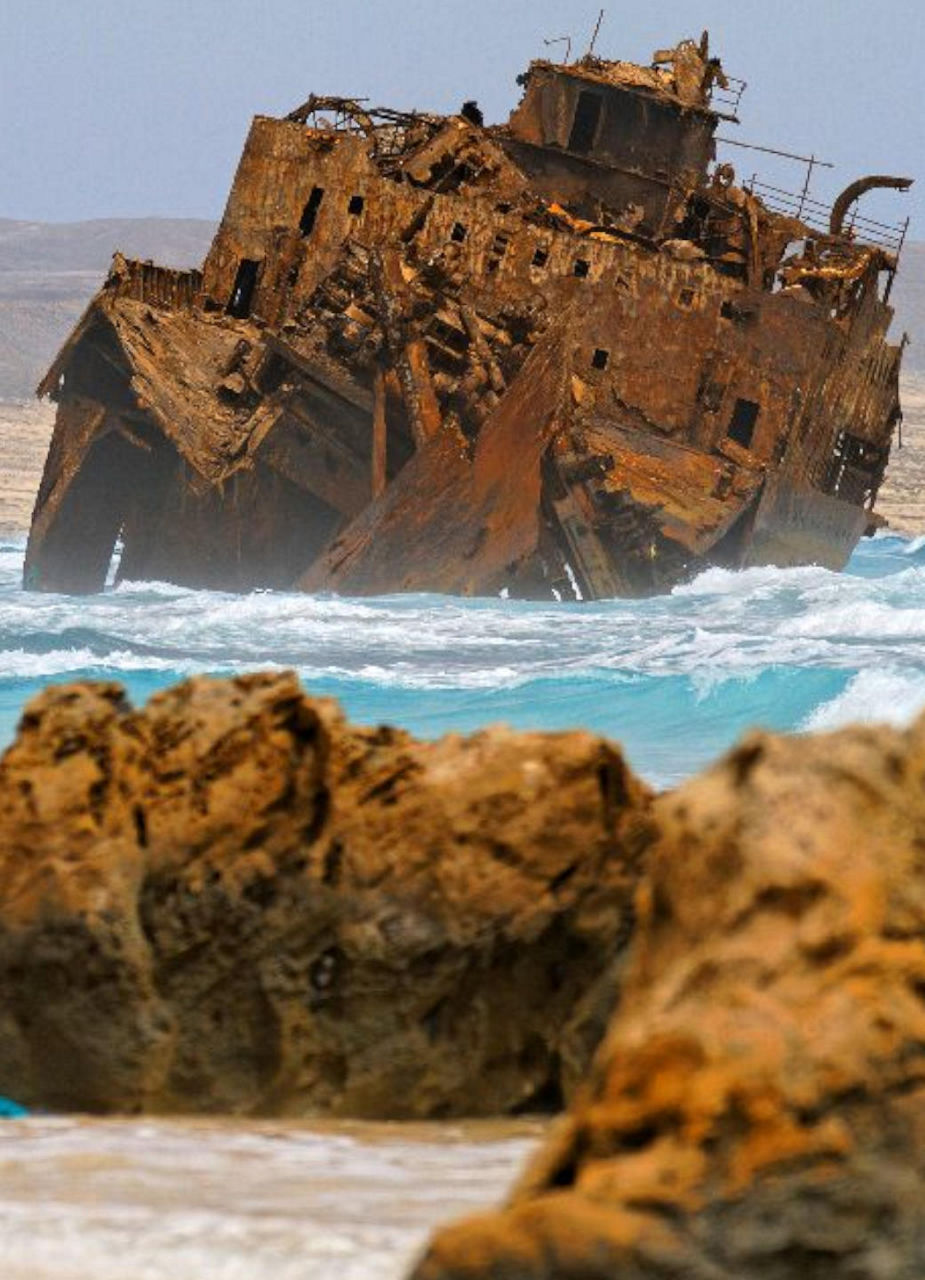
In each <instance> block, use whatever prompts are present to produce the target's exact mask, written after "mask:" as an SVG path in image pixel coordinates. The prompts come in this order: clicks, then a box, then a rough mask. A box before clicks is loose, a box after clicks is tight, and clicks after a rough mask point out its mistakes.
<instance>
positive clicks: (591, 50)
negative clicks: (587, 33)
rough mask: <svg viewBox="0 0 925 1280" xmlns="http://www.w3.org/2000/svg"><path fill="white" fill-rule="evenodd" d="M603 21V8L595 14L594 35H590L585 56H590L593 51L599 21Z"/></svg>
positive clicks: (598, 29) (598, 31)
mask: <svg viewBox="0 0 925 1280" xmlns="http://www.w3.org/2000/svg"><path fill="white" fill-rule="evenodd" d="M603 21H604V10H603V9H602V10H601V11H600V13H599V14H598V15H597V25H596V26H595V28H594V35H593V36H592V37H591V43H590V44H589V45H588V52H587V53H586V54H585V57H586V58H590V57H591V54H592V53H593V52H594V46H595V45H596V44H597V37H598V34H599V33H600V29H601V23H602V22H603Z"/></svg>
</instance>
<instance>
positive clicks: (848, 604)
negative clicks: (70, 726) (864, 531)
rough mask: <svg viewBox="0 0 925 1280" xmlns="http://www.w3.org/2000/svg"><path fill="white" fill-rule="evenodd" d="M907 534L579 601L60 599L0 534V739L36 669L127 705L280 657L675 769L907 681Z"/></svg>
mask: <svg viewBox="0 0 925 1280" xmlns="http://www.w3.org/2000/svg"><path fill="white" fill-rule="evenodd" d="M923 545H925V541H923ZM913 546H914V544H913V543H909V542H904V541H902V540H901V539H898V538H896V537H880V538H875V539H873V540H870V541H867V542H865V543H863V544H862V546H861V547H860V548H859V550H858V552H857V553H856V555H855V558H854V561H853V564H852V569H853V571H852V572H849V573H844V574H836V573H831V572H829V571H828V570H825V569H820V568H815V567H812V566H809V567H803V568H792V569H777V568H773V567H766V568H756V569H749V570H747V571H745V572H744V573H733V572H731V571H728V570H723V569H710V570H708V571H707V572H705V573H703V574H701V575H700V576H699V577H698V578H696V579H695V580H694V581H693V582H690V583H688V584H686V585H684V586H681V587H678V588H677V589H676V590H675V591H674V592H672V593H671V594H670V595H668V596H662V597H657V598H655V599H648V600H612V601H596V602H588V603H584V604H579V603H577V602H575V601H565V602H562V603H560V604H557V603H555V602H554V601H546V602H523V601H515V600H503V599H500V598H498V597H493V598H491V599H476V600H459V599H449V598H444V597H437V596H427V595H413V596H391V597H379V598H375V599H364V600H352V599H344V598H341V597H336V596H306V595H300V594H295V593H278V592H276V593H274V592H253V593H251V594H249V595H245V596H233V595H229V594H225V593H219V592H209V591H191V590H183V589H179V588H177V587H174V586H171V585H169V584H165V583H160V584H158V583H155V584H151V583H123V584H122V585H121V586H119V587H118V588H116V589H115V590H111V591H108V592H106V593H104V594H102V595H98V596H91V597H85V598H81V599H74V598H69V597H66V596H55V595H40V594H31V593H30V594H27V593H24V592H23V591H22V590H21V589H20V586H19V573H20V570H21V561H22V549H21V547H11V548H10V549H8V550H6V551H3V550H0V740H2V739H4V738H5V739H6V740H8V739H9V736H10V735H11V733H12V732H13V726H14V725H15V721H16V718H17V715H18V710H19V706H20V705H21V699H22V698H23V697H25V695H26V692H27V691H30V690H32V689H34V688H35V685H36V684H37V683H41V681H43V680H45V679H62V678H67V677H73V678H79V677H82V676H92V677H104V676H105V677H109V678H115V679H123V680H124V681H125V682H126V684H127V685H128V688H129V693H130V696H131V697H133V699H134V700H135V701H136V702H137V701H139V700H143V699H144V698H145V697H147V696H148V694H149V693H150V692H151V691H152V690H153V689H155V688H157V687H160V686H161V685H164V684H168V683H170V682H172V681H173V680H174V679H176V678H178V677H180V676H185V675H190V674H193V673H196V672H213V673H216V674H237V673H240V672H245V671H249V670H254V669H258V668H259V669H267V668H270V669H281V668H293V669H295V670H296V671H297V672H298V673H299V675H300V676H301V678H302V679H303V681H304V683H305V685H306V687H307V688H309V689H310V690H314V691H316V692H322V693H325V694H334V695H336V696H338V697H340V698H341V699H342V700H343V701H344V703H345V706H346V709H347V711H348V713H349V714H350V715H351V716H353V717H354V718H356V719H359V720H365V721H372V722H375V721H379V720H382V719H393V720H396V721H397V722H398V723H401V724H404V725H407V727H409V728H411V729H413V730H414V731H416V732H420V733H426V734H429V735H431V734H436V733H441V732H445V731H448V730H453V729H466V730H468V729H474V728H477V727H479V725H481V724H484V723H486V722H488V721H492V720H498V719H503V720H507V721H508V722H510V723H513V724H518V725H522V726H525V727H526V726H530V727H544V728H560V727H568V726H573V725H586V726H588V727H591V728H594V729H596V730H599V731H601V732H604V733H608V734H610V735H612V736H614V737H618V738H620V739H622V740H623V741H624V742H625V743H626V745H627V748H628V750H629V751H630V758H631V760H632V761H633V763H634V764H635V765H636V767H637V768H639V769H640V770H641V771H642V772H644V773H647V774H648V776H650V777H657V778H659V779H666V778H670V779H674V778H677V777H679V776H681V775H682V774H684V773H686V772H690V771H691V770H692V769H694V768H696V767H697V766H698V765H699V764H700V763H703V762H704V759H705V758H707V757H708V756H709V754H713V753H715V752H716V751H718V750H721V749H722V748H724V747H725V746H727V745H728V744H729V742H730V741H731V740H732V738H733V737H734V736H735V735H736V734H737V733H738V732H739V731H740V730H741V729H743V728H744V727H745V726H746V725H747V724H749V723H752V722H755V721H757V722H760V723H764V724H768V725H770V726H772V727H775V728H780V729H793V728H798V727H800V726H801V725H803V724H806V723H810V722H812V723H813V724H815V723H816V721H815V720H813V717H814V716H818V717H821V719H820V720H819V721H818V723H819V724H820V725H822V724H824V723H828V722H829V721H828V719H826V717H833V716H834V717H837V716H838V715H839V714H841V713H840V712H839V711H838V709H837V708H838V707H839V706H842V705H843V701H841V700H842V699H845V698H847V699H848V700H847V701H845V702H844V705H845V706H847V707H849V711H848V712H846V713H845V714H852V712H851V711H850V707H851V706H852V705H855V706H858V712H857V714H865V715H866V714H868V704H867V703H865V704H864V705H863V706H862V705H861V704H860V703H858V702H857V699H856V697H855V695H851V697H855V701H854V702H852V701H851V697H849V696H848V693H847V689H848V688H849V687H854V686H853V684H851V683H850V682H854V681H855V680H856V679H857V677H858V676H859V675H864V674H865V673H868V672H872V671H879V672H882V671H890V672H894V673H896V675H897V676H898V677H899V678H901V679H903V680H905V681H906V682H907V684H906V685H905V686H904V687H905V688H906V689H907V690H910V691H911V693H910V696H912V694H914V691H915V689H916V688H917V687H918V685H917V681H919V680H920V679H925V567H922V566H921V565H919V564H918V563H917V562H915V560H914V558H910V554H908V553H909V552H910V550H911V548H912V547H913ZM878 689H880V690H882V691H883V692H884V695H885V696H886V695H887V694H889V693H890V689H889V688H888V686H887V685H886V684H882V685H877V686H870V693H869V703H870V704H874V703H875V702H876V697H877V691H878ZM17 699H19V701H17ZM833 708H834V709H833ZM888 713H890V714H892V711H891V708H889V707H887V708H885V709H884V714H888Z"/></svg>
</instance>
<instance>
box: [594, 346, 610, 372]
mask: <svg viewBox="0 0 925 1280" xmlns="http://www.w3.org/2000/svg"><path fill="white" fill-rule="evenodd" d="M609 361H610V352H609V351H605V350H604V349H603V347H597V348H596V349H595V352H594V355H593V356H592V357H591V366H592V368H594V369H606V368H607V365H608V363H609Z"/></svg>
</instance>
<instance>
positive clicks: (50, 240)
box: [0, 218, 215, 400]
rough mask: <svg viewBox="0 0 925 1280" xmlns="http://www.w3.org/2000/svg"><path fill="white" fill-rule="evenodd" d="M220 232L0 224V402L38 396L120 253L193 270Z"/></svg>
mask: <svg viewBox="0 0 925 1280" xmlns="http://www.w3.org/2000/svg"><path fill="white" fill-rule="evenodd" d="M214 233H215V224H214V223H212V222H206V221H204V220H202V219H197V218H102V219H97V220H95V221H93V222H58V223H47V222H14V221H11V220H9V219H2V218H0V400H16V399H23V398H25V397H27V396H30V395H31V394H32V392H33V390H34V389H35V385H36V383H37V382H38V381H39V378H40V377H41V376H42V374H43V373H44V371H45V369H46V368H47V367H48V365H49V364H50V363H51V360H52V358H53V357H54V355H55V353H56V352H57V350H58V348H59V347H60V346H61V343H62V342H63V341H64V339H65V338H66V337H67V335H68V332H69V331H70V329H71V327H72V326H73V324H74V322H75V321H76V320H77V318H78V317H79V316H80V314H81V312H82V311H83V309H84V307H85V306H86V305H87V302H88V301H89V300H90V298H91V297H92V296H93V294H94V293H95V291H96V290H97V289H98V288H99V285H100V283H101V281H102V279H103V277H104V276H105V274H106V270H107V268H108V266H109V262H110V259H111V258H112V255H113V253H114V252H115V250H116V249H121V250H122V252H123V253H124V254H125V255H126V256H127V257H131V258H153V259H154V261H155V262H160V263H162V264H163V265H164V266H170V267H194V266H199V265H200V264H201V263H202V260H203V258H204V257H205V255H206V251H207V250H208V248H209V245H210V243H211V241H212V236H213V235H214Z"/></svg>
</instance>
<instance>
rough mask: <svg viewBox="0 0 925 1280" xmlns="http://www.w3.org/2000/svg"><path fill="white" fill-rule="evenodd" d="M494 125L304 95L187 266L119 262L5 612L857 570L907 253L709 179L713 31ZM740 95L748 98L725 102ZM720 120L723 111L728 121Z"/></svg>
mask: <svg viewBox="0 0 925 1280" xmlns="http://www.w3.org/2000/svg"><path fill="white" fill-rule="evenodd" d="M521 80H522V82H523V84H524V93H523V97H522V100H521V102H520V103H519V105H518V106H517V107H516V108H515V110H514V111H513V113H512V115H511V117H510V120H509V121H508V123H507V124H506V125H500V126H486V125H484V124H483V122H482V116H481V112H480V111H479V110H478V107H477V105H476V104H475V103H466V104H465V105H464V107H463V109H462V111H461V112H460V114H459V115H457V116H451V117H440V116H435V115H423V114H408V113H402V112H397V111H391V110H385V109H373V108H370V107H369V106H368V104H366V103H360V102H357V101H355V100H351V99H346V98H331V97H327V98H319V97H315V96H312V97H310V98H309V99H308V100H307V101H306V102H305V103H304V104H303V105H302V106H301V107H299V108H297V109H296V110H295V111H293V112H291V113H290V115H289V116H287V117H285V118H283V119H271V118H267V117H258V118H257V119H256V120H255V121H254V123H253V125H252V128H251V131H250V134H249V137H248V139H247V142H246V144H245V147H244V152H243V155H242V157H241V161H240V164H239V167H238V171H237V174H236V176H235V180H234V183H233V186H232V189H231V192H230V195H229V199H228V204H227V207H226V210H225V215H224V218H223V220H222V223H221V226H220V227H219V230H218V232H217V234H216V237H215V240H214V242H213V245H212V248H211V250H210V252H209V254H208V257H207V259H206V262H205V263H204V265H203V269H202V271H201V272H200V271H190V272H178V271H168V270H166V269H164V268H161V267H157V266H155V265H153V264H151V263H138V262H130V261H127V260H126V259H124V258H123V257H122V256H121V255H118V254H117V255H116V257H115V259H114V260H113V265H112V269H111V272H110V275H109V277H108V279H107V281H106V282H105V284H104V286H103V287H102V289H101V290H100V292H99V293H98V294H97V296H96V297H95V298H94V300H93V301H92V302H91V304H90V306H89V308H88V309H87V312H86V313H85V315H84V316H83V318H82V319H81V321H80V322H79V324H78V325H77V327H76V328H75V330H74V332H73V334H72V335H71V337H70V339H69V340H68V342H67V343H66V344H65V346H64V348H63V349H62V351H61V352H60V354H59V355H58V357H57V359H56V361H55V363H54V365H53V366H52V368H51V369H50V370H49V372H48V374H47V375H46V377H45V379H44V381H43V383H42V384H41V386H40V388H39V392H40V394H42V395H49V396H52V397H54V398H55V399H56V400H57V402H58V416H57V423H56V428H55V433H54V437H53V440H52V444H51V448H50V451H49V455H48V459H47V462H46V467H45V474H44V477H43V481H42V486H41V490H40V493H39V496H38V500H37V503H36V508H35V513H34V517H33V524H32V530H31V535H30V539H29V546H28V551H27V556H26V566H25V582H26V585H27V586H28V587H32V588H35V589H40V590H63V591H96V590H100V589H101V588H102V586H103V584H104V582H105V579H106V574H107V570H108V568H109V565H110V561H111V557H112V552H113V548H114V545H115V543H116V540H117V539H118V538H119V536H120V535H121V538H122V542H123V546H124V550H123V553H122V557H121V562H120V565H119V575H120V576H121V577H123V578H131V579H136V580H137V579H154V578H159V579H166V580H169V581H173V582H177V583H181V584H184V585H189V586H207V587H216V588H221V589H225V590H241V591H244V590H250V589H253V588H257V587H280V588H289V587H292V586H298V587H300V588H302V589H305V590H313V591H314V590H319V591H321V590H323V591H341V592H349V593H357V594H362V593H380V592H390V591H401V590H413V591H442V592H452V593H460V594H473V595H474V594H486V593H494V592H497V591H500V590H502V589H504V588H507V589H508V590H509V591H510V592H511V594H514V595H521V596H525V597H545V598H549V596H550V595H551V594H552V595H558V596H568V597H570V598H571V597H572V596H573V594H576V593H577V594H580V595H581V596H582V597H583V598H585V599H591V598H596V597H606V596H613V595H644V594H648V593H651V592H657V591H664V590H669V589H670V588H671V587H672V586H674V585H675V584H676V583H678V582H679V581H682V580H684V579H685V578H687V577H689V576H690V575H692V574H693V573H695V572H697V571H698V570H700V569H701V568H703V567H704V566H705V565H708V564H721V565H727V566H730V567H742V566H746V565H751V564H760V563H776V564H783V565H787V564H796V563H807V562H814V563H820V564H824V565H827V566H829V567H832V568H840V567H842V566H843V565H844V564H845V562H846V561H847V559H848V556H849V555H850V554H851V551H852V549H853V547H854V545H855V543H856V541H857V539H858V538H859V537H860V536H861V535H862V534H863V533H864V532H865V531H866V530H869V529H870V528H872V527H874V526H875V525H876V523H877V517H876V515H875V513H874V503H875V500H876V496H877V490H878V488H879V486H880V483H881V480H882V478H883V473H884V470H885V467H886V463H887V460H888V457H889V450H890V445H891V441H892V437H893V432H894V429H895V427H896V425H897V423H898V422H899V420H900V417H901V411H900V405H899V389H898V388H899V378H898V375H899V364H900V359H901V354H902V347H901V346H900V345H894V344H891V343H890V342H889V341H888V338H887V333H888V330H889V325H890V321H891V318H892V310H891V308H890V306H889V290H890V286H891V284H892V279H893V276H894V274H895V271H896V267H897V257H896V253H895V252H894V251H893V250H894V248H895V246H893V245H891V244H890V243H888V242H884V241H882V240H881V241H878V240H877V238H876V237H875V236H873V237H872V236H867V237H865V236H863V235H862V234H861V228H862V227H867V228H868V229H869V228H870V227H871V226H872V225H873V224H868V223H866V222H865V221H864V220H863V219H856V218H855V216H854V214H850V213H849V210H850V209H851V208H852V207H853V206H854V204H855V202H856V201H857V200H858V199H859V198H860V197H861V196H863V194H864V193H865V192H866V191H867V190H869V189H870V188H871V187H877V186H880V187H882V186H892V187H899V188H901V189H903V188H905V187H907V186H908V185H909V183H908V180H906V179H893V178H888V177H875V178H868V179H861V180H859V181H858V182H855V183H852V184H851V186H849V187H848V188H846V190H845V192H844V193H843V195H842V197H840V198H839V201H837V202H836V205H835V207H834V209H833V210H832V213H831V220H830V222H829V223H828V224H827V229H826V230H825V231H819V230H814V229H813V228H811V227H810V226H809V225H808V224H806V223H804V222H802V221H800V219H799V218H798V217H795V216H792V214H791V213H781V212H776V211H775V210H774V209H772V208H771V207H769V205H768V204H766V203H763V202H762V200H761V199H760V198H759V196H758V194H757V189H756V190H754V191H753V190H749V189H746V188H745V187H742V186H740V185H738V184H737V182H736V178H735V174H734V172H733V171H732V169H731V167H730V166H729V165H725V164H722V165H716V164H715V143H714V134H715V130H716V127H717V124H718V122H719V120H720V119H730V118H733V117H731V116H730V115H729V114H728V112H727V111H725V110H724V109H723V104H724V103H727V102H728V101H729V100H730V94H731V93H732V87H731V82H730V80H729V79H728V78H727V76H726V75H725V73H724V72H723V69H722V67H721V65H720V64H719V61H718V59H716V58H714V57H711V56H710V52H709V44H708V40H707V38H706V36H704V37H703V39H702V40H701V41H700V42H699V43H696V42H693V41H683V42H682V43H681V44H680V45H679V46H678V47H677V48H675V49H667V50H661V51H659V52H658V53H657V54H656V55H655V58H654V61H653V65H652V66H651V67H638V66H635V65H633V64H630V63H626V62H608V61H604V60H602V59H599V58H594V57H587V58H585V59H583V60H581V61H579V62H577V63H573V64H571V65H564V64H556V63H552V62H547V61H539V62H534V63H532V64H531V66H530V68H529V70H528V72H527V73H526V75H525V76H523V77H521ZM740 93H741V90H740V91H739V96H740ZM733 97H734V104H737V102H738V97H737V96H735V95H733Z"/></svg>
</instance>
